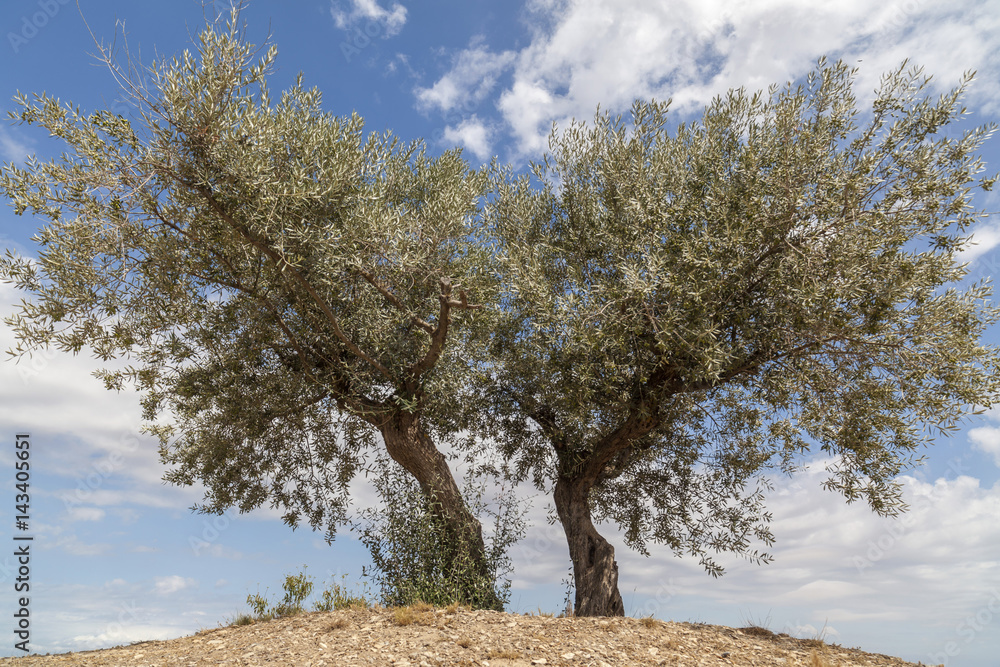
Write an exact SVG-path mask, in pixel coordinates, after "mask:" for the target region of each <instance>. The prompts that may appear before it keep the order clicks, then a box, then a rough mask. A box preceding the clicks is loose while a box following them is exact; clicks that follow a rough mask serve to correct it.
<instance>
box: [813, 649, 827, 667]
mask: <svg viewBox="0 0 1000 667" xmlns="http://www.w3.org/2000/svg"><path fill="white" fill-rule="evenodd" d="M809 667H830V663H828V662H827V661H826V660H824V659H823V658H821V657H820V656H819V653H817V652H816V651H813V652H812V655H811V656H809Z"/></svg>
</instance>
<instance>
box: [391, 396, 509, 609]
mask: <svg viewBox="0 0 1000 667" xmlns="http://www.w3.org/2000/svg"><path fill="white" fill-rule="evenodd" d="M380 430H381V432H382V437H383V439H384V440H385V448H386V451H387V452H388V453H389V456H391V457H392V459H393V460H394V461H396V462H397V463H399V464H400V465H401V466H403V468H404V469H406V471H407V472H409V473H410V474H411V475H413V477H414V478H415V479H416V480H417V482H418V483H419V484H420V490H421V491H422V492H423V494H424V496H425V497H427V498H428V499H430V500H431V501H432V502H431V507H432V511H434V512H436V514H437V516H435V518H436V519H439V520H440V522H441V524H442V525H443V526H444V533H445V535H444V539H445V540H446V542H447V544H448V547H449V557H448V560H450V561H451V565H450V566H449V569H451V570H452V572H456V573H459V575H461V573H463V571H469V570H471V572H469V573H470V574H472V575H473V576H474V578H475V579H478V580H479V581H480V582H489V586H488V587H484V586H483V585H482V584H480V585H478V586H477V585H475V584H474V582H471V581H470V580H469V578H468V577H464V576H458V577H457V579H458V581H460V582H461V584H462V585H463V591H462V592H463V595H464V597H465V598H466V599H465V600H462V602H464V603H466V604H471V605H474V606H476V607H479V608H483V609H493V610H496V611H503V601H502V600H501V599H500V597H499V596H498V595H497V594H496V586H495V584H496V581H495V576H494V572H493V571H492V570H491V569H490V568H489V566H488V564H487V562H486V545H485V543H484V541H483V528H482V525H481V524H480V523H479V520H478V519H477V518H476V517H475V516H474V515H473V514H472V512H470V511H469V508H468V507H467V506H466V504H465V499H464V498H463V497H462V492H461V490H460V489H459V488H458V484H457V483H456V482H455V478H454V477H453V476H452V474H451V469H450V468H449V467H448V462H447V460H446V459H445V456H444V454H442V453H441V452H440V451H438V449H437V447H435V446H434V442H433V441H432V440H431V438H430V436H429V435H427V433H426V432H425V431H424V429H423V427H422V426H421V425H420V418H419V416H417V415H414V414H411V413H405V412H401V413H398V414H397V415H395V416H394V417H393V418H392V419H390V420H388V421H387V422H386V423H385V424H383V425H382V427H381V429H380ZM487 588H488V590H485V589H487Z"/></svg>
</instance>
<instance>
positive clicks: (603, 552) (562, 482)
mask: <svg viewBox="0 0 1000 667" xmlns="http://www.w3.org/2000/svg"><path fill="white" fill-rule="evenodd" d="M589 493H590V487H589V485H585V484H583V483H581V482H580V481H579V480H573V479H569V478H566V477H562V476H560V477H559V479H558V480H557V481H556V488H555V502H556V512H558V514H559V520H560V521H561V522H562V525H563V530H565V531H566V541H567V542H568V543H569V556H570V558H571V559H572V560H573V581H574V584H575V585H576V609H575V610H574V613H575V614H576V615H577V616H624V615H625V605H624V603H623V602H622V596H621V593H619V592H618V563H617V562H615V548H614V547H613V546H611V544H609V543H608V541H607V540H605V539H604V538H603V537H601V535H600V533H598V532H597V529H596V528H595V527H594V522H593V521H592V520H591V517H590V505H589V503H588V495H589Z"/></svg>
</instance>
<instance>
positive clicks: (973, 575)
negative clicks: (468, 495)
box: [511, 459, 1000, 661]
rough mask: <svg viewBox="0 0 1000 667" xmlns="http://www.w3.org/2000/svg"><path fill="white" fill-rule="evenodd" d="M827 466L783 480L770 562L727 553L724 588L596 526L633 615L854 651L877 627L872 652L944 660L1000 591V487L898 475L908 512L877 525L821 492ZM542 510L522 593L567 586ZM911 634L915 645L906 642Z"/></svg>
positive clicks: (525, 560) (676, 560)
mask: <svg viewBox="0 0 1000 667" xmlns="http://www.w3.org/2000/svg"><path fill="white" fill-rule="evenodd" d="M827 463H828V461H826V460H822V459H817V460H814V461H812V462H810V464H809V468H808V469H807V470H806V471H805V472H803V473H802V474H799V475H797V476H796V477H793V478H792V479H785V478H783V479H779V480H776V484H775V489H774V491H773V492H771V493H770V494H769V496H768V501H767V507H768V510H769V511H771V512H772V513H773V516H774V520H773V522H772V530H773V531H774V534H775V536H776V538H777V541H776V544H775V545H774V546H773V547H772V548H770V549H766V550H767V551H769V552H770V553H772V554H773V555H774V561H773V562H772V563H771V564H769V565H763V566H760V565H754V564H752V563H748V562H746V561H743V560H740V559H738V558H734V557H732V556H725V555H723V556H720V557H719V559H718V560H719V561H720V562H721V563H722V564H723V565H724V566H725V567H726V570H727V572H726V574H725V575H724V576H723V577H721V578H720V579H712V578H711V577H710V576H708V575H707V574H706V573H705V572H704V570H703V569H702V568H701V566H700V565H699V564H698V562H697V560H696V559H693V558H690V557H676V556H675V555H674V554H673V553H672V552H671V551H670V550H669V549H666V548H663V547H658V546H654V547H653V548H652V549H651V556H650V557H649V558H645V557H643V556H642V555H640V554H638V553H636V552H634V551H631V550H629V549H628V548H627V547H626V546H625V544H624V539H623V536H622V535H621V534H620V533H619V532H618V531H617V530H615V528H614V527H613V526H611V525H604V526H601V527H600V528H599V530H600V532H601V533H602V534H603V535H604V536H605V537H607V538H608V539H609V541H610V542H612V544H613V545H614V546H615V551H616V557H617V560H618V563H619V566H620V567H619V572H620V580H619V587H620V590H621V591H622V595H623V597H624V598H625V603H626V613H631V614H633V615H649V614H654V615H656V616H657V617H659V618H665V619H667V618H672V619H673V620H678V621H680V620H703V619H704V618H705V617H706V616H707V617H711V618H714V619H717V621H716V622H722V623H725V624H732V623H740V622H745V621H746V615H747V614H751V615H757V614H760V615H762V616H764V615H766V616H770V617H771V618H770V621H771V624H770V627H771V628H772V629H773V630H775V631H776V632H777V631H783V632H789V633H790V634H793V635H795V636H800V637H815V636H818V634H819V633H820V632H823V633H825V635H826V636H827V637H828V638H830V637H837V638H838V641H844V642H848V643H850V642H851V641H852V638H856V637H859V636H862V635H863V634H864V633H866V632H867V631H866V629H865V626H866V624H870V623H872V622H877V623H879V624H880V627H882V628H884V630H885V632H884V635H885V639H884V643H883V644H882V645H881V646H877V645H871V642H870V641H868V642H867V643H866V645H865V648H866V649H869V650H878V651H882V652H887V653H892V654H894V655H904V656H906V655H909V656H913V658H912V659H913V660H914V661H915V660H916V659H917V657H919V656H920V655H921V654H919V653H916V652H915V651H919V650H923V649H926V650H927V651H932V650H937V649H936V647H937V646H938V645H940V644H943V643H944V642H946V641H949V640H950V639H951V636H950V633H951V631H952V630H953V629H954V627H955V625H956V624H957V623H959V622H960V621H961V620H962V619H963V618H964V617H965V616H967V615H968V614H969V613H970V612H975V611H976V610H977V609H978V608H979V607H980V606H981V605H982V596H983V590H984V589H985V588H988V587H989V586H998V587H1000V567H998V565H997V563H996V555H995V554H996V553H997V552H998V551H1000V527H998V526H997V523H996V517H997V516H1000V483H998V484H996V485H994V486H992V487H984V486H983V485H982V484H981V482H980V481H979V480H978V479H975V478H973V477H969V476H964V475H963V476H958V477H953V478H943V477H942V478H938V479H935V480H931V481H922V480H919V479H917V478H916V477H913V476H902V477H901V478H900V481H901V483H902V484H903V493H904V499H905V501H906V502H907V503H908V504H909V505H910V510H909V512H907V513H906V514H904V515H902V516H901V517H898V518H895V519H891V518H882V517H879V516H878V515H876V514H874V513H872V512H871V511H870V509H869V508H868V507H867V506H866V505H865V504H864V503H854V504H847V503H846V502H845V501H844V499H843V498H842V497H841V496H839V495H837V494H833V493H830V492H827V491H825V490H823V488H822V481H823V479H825V478H826V477H827V473H826V472H825V467H826V464H827ZM544 505H545V501H542V502H541V503H540V506H535V507H534V508H533V509H532V512H531V513H530V515H529V518H530V519H531V521H532V524H533V525H532V527H531V528H530V529H529V530H528V533H527V535H526V537H525V539H524V540H522V541H521V542H519V543H517V544H515V545H514V547H513V548H512V549H511V557H512V559H513V561H514V574H515V579H514V581H513V586H512V588H513V589H514V590H515V592H516V591H518V590H529V589H532V588H535V589H538V588H539V587H544V586H551V585H552V584H553V583H555V582H558V581H560V580H561V579H565V578H566V577H567V567H568V566H569V554H568V551H567V549H566V546H565V536H564V535H563V533H562V529H561V527H560V526H559V525H558V524H555V525H551V524H548V523H547V522H546V511H545V509H544ZM914 628H916V629H918V634H919V635H920V636H919V637H916V638H914V637H912V636H910V635H911V633H912V632H913V629H914ZM853 641H856V639H855V640H853Z"/></svg>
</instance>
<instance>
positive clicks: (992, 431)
mask: <svg viewBox="0 0 1000 667" xmlns="http://www.w3.org/2000/svg"><path fill="white" fill-rule="evenodd" d="M969 440H971V441H972V446H973V448H974V449H978V450H979V451H981V452H983V453H984V454H989V455H990V456H992V457H993V462H994V463H996V465H997V467H1000V427H997V426H978V427H976V428H973V429H969Z"/></svg>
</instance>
